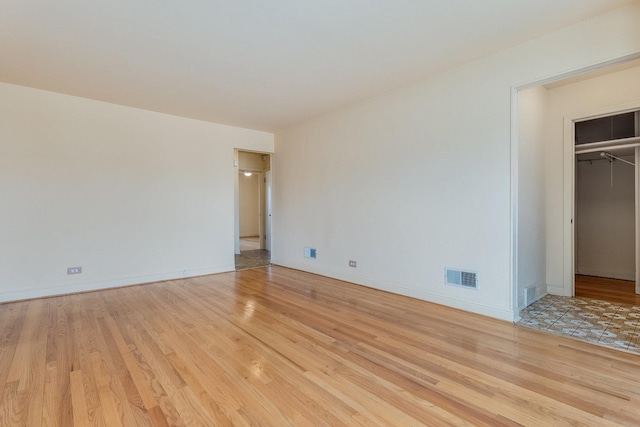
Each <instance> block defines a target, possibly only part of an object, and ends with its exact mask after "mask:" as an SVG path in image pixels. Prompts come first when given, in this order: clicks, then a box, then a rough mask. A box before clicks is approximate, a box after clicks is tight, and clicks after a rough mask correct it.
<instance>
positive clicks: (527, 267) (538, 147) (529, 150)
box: [517, 86, 549, 308]
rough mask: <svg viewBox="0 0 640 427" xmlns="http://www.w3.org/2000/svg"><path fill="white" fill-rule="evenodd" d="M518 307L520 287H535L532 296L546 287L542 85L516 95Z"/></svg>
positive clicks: (521, 302)
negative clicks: (517, 132)
mask: <svg viewBox="0 0 640 427" xmlns="http://www.w3.org/2000/svg"><path fill="white" fill-rule="evenodd" d="M518 105H519V108H518V131H519V134H518V144H519V147H518V148H519V149H518V194H519V195H520V197H519V198H518V287H517V289H518V290H517V298H518V307H520V308H522V307H524V288H525V287H527V286H535V288H536V297H540V296H543V295H545V294H546V293H547V285H546V250H547V248H546V237H545V232H546V228H545V227H546V224H545V215H544V213H545V211H546V192H545V191H546V188H545V176H546V173H545V172H546V156H545V153H546V136H547V113H548V108H549V107H548V96H547V90H546V89H545V88H544V87H543V86H538V87H535V88H532V89H527V90H523V91H520V92H519V93H518Z"/></svg>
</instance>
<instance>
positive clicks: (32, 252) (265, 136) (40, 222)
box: [0, 84, 273, 301]
mask: <svg viewBox="0 0 640 427" xmlns="http://www.w3.org/2000/svg"><path fill="white" fill-rule="evenodd" d="M234 147H241V148H246V149H250V150H259V151H272V150H273V135H271V134H269V133H264V132H256V131H251V130H246V129H240V128H234V127H230V126H222V125H217V124H213V123H207V122H201V121H196V120H191V119H185V118H180V117H175V116H169V115H164V114H159V113H153V112H149V111H143V110H138V109H134V108H128V107H122V106H117V105H112V104H107V103H102V102H97V101H92V100H88V99H83V98H77V97H72V96H67V95H61V94H56V93H52V92H46V91H41V90H35V89H30V88H25V87H20V86H14V85H9V84H0V203H1V206H2V209H0V242H2V244H1V245H0V301H7V300H13V299H20V298H28V297H36V296H41V295H52V294H58V293H65V292H73V291H80V290H88V289H97V288H104V287H111V286H119V285H127V284H133V283H142V282H148V281H153V280H160V279H169V278H175V277H182V276H183V275H187V276H190V275H198V274H206V273H214V272H220V271H227V270H233V269H234V258H233V252H234V251H233V248H234V247H233V230H234V215H233V203H234V193H233V192H234V176H235V175H236V174H237V170H236V169H235V168H234V167H233V156H234V152H233V149H234ZM71 266H82V268H83V272H82V274H79V275H72V276H68V275H67V274H66V269H67V267H71Z"/></svg>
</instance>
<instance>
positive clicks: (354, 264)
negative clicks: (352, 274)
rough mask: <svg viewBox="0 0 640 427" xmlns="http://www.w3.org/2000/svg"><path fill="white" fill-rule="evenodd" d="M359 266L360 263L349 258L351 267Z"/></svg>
mask: <svg viewBox="0 0 640 427" xmlns="http://www.w3.org/2000/svg"><path fill="white" fill-rule="evenodd" d="M357 266H358V263H357V262H355V261H354V260H352V259H350V260H349V267H353V268H356V267H357Z"/></svg>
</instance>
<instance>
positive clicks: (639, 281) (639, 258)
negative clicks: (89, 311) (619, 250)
mask: <svg viewBox="0 0 640 427" xmlns="http://www.w3.org/2000/svg"><path fill="white" fill-rule="evenodd" d="M638 117H640V113H638ZM638 121H639V122H640V119H638ZM636 127H637V130H639V131H640V123H637V124H636ZM635 151H636V153H635V155H636V158H635V164H636V166H635V169H636V174H635V175H636V294H640V147H636V150H635Z"/></svg>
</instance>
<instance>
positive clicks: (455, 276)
mask: <svg viewBox="0 0 640 427" xmlns="http://www.w3.org/2000/svg"><path fill="white" fill-rule="evenodd" d="M444 280H445V283H446V284H447V285H453V286H461V287H463V288H468V289H478V273H476V272H475V271H464V270H457V269H454V268H445V269H444Z"/></svg>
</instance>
